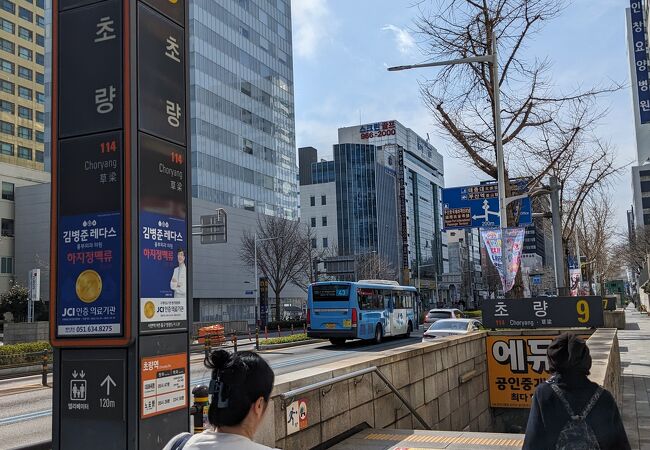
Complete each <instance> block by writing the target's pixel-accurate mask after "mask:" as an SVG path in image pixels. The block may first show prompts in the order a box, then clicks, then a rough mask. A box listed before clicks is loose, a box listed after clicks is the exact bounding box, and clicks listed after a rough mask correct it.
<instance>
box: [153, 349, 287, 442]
mask: <svg viewBox="0 0 650 450" xmlns="http://www.w3.org/2000/svg"><path fill="white" fill-rule="evenodd" d="M205 366H206V367H207V368H208V369H212V377H211V380H210V387H209V393H210V408H209V409H208V421H209V422H210V425H212V426H211V427H210V428H209V429H207V430H205V431H204V432H203V433H200V434H195V435H193V436H192V435H190V434H189V433H183V434H180V435H178V436H175V437H174V438H173V439H172V440H171V441H170V442H169V443H168V444H167V445H166V446H165V447H164V449H163V450H181V449H183V450H209V449H210V450H211V449H228V450H270V447H266V446H264V445H260V444H257V443H255V442H253V436H254V435H255V432H256V431H257V429H258V428H259V426H260V424H261V423H262V420H263V418H264V413H265V412H266V408H267V406H268V403H269V398H270V396H271V391H272V390H273V381H274V378H275V377H274V375H273V370H272V369H271V367H270V366H269V365H268V363H267V362H266V361H264V359H262V358H261V357H260V356H258V355H257V354H256V353H252V352H240V353H229V352H227V351H225V350H215V351H213V352H212V353H211V354H210V356H209V357H206V360H205Z"/></svg>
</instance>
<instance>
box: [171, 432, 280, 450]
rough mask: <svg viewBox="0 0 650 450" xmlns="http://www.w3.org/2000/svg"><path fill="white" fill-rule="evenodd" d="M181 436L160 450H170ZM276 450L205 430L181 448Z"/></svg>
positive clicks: (242, 438)
mask: <svg viewBox="0 0 650 450" xmlns="http://www.w3.org/2000/svg"><path fill="white" fill-rule="evenodd" d="M180 436H181V435H180V434H179V435H177V436H174V437H173V438H172V440H171V441H169V442H168V443H167V445H165V447H163V449H162V450H171V448H172V445H173V443H174V442H175V441H176V439H177V438H178V437H180ZM221 449H224V450H278V449H271V447H267V446H266V445H262V444H258V443H257V442H253V441H251V440H250V439H248V438H247V437H244V436H241V435H239V434H230V433H219V432H218V431H213V430H205V431H204V432H203V433H199V434H195V435H194V436H192V437H191V438H190V440H189V441H187V443H186V444H185V447H183V450H221Z"/></svg>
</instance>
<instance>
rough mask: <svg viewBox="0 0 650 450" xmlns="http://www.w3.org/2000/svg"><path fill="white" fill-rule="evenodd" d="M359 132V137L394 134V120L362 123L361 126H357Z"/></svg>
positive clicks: (368, 137) (377, 136)
mask: <svg viewBox="0 0 650 450" xmlns="http://www.w3.org/2000/svg"><path fill="white" fill-rule="evenodd" d="M359 134H360V135H361V139H372V138H379V137H385V136H395V134H396V129H395V121H394V120H390V121H388V122H377V123H369V124H367V125H362V126H361V128H359Z"/></svg>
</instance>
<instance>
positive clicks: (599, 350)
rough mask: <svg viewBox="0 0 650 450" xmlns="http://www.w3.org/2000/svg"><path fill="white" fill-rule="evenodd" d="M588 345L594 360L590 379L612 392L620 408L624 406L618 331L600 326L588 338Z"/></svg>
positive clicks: (592, 360)
mask: <svg viewBox="0 0 650 450" xmlns="http://www.w3.org/2000/svg"><path fill="white" fill-rule="evenodd" d="M587 346H588V347H589V352H590V353H591V362H592V363H591V374H590V375H589V379H590V380H591V381H593V382H594V383H598V384H599V385H601V386H602V387H604V388H605V389H607V390H608V391H609V392H611V394H612V395H613V396H614V398H615V399H616V403H617V404H618V408H619V409H620V408H621V407H622V406H623V391H622V386H621V376H622V375H623V371H622V369H621V354H620V351H619V348H618V336H617V331H616V330H615V329H611V328H600V329H598V330H596V332H595V333H594V334H592V335H591V337H590V338H589V339H588V340H587Z"/></svg>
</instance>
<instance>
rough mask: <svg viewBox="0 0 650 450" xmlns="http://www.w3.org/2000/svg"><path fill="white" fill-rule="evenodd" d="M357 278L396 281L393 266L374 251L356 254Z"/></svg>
mask: <svg viewBox="0 0 650 450" xmlns="http://www.w3.org/2000/svg"><path fill="white" fill-rule="evenodd" d="M356 276H357V280H393V281H397V271H396V270H395V267H394V266H393V265H392V264H391V263H390V262H389V261H388V260H387V259H386V258H384V257H383V256H381V255H378V254H377V253H376V252H371V253H365V254H362V255H357V257H356Z"/></svg>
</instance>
